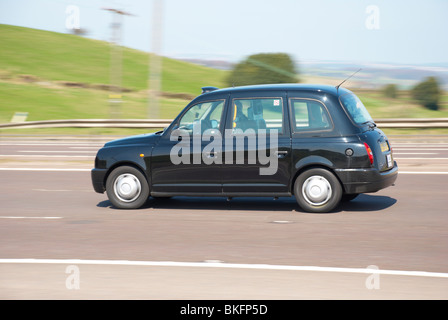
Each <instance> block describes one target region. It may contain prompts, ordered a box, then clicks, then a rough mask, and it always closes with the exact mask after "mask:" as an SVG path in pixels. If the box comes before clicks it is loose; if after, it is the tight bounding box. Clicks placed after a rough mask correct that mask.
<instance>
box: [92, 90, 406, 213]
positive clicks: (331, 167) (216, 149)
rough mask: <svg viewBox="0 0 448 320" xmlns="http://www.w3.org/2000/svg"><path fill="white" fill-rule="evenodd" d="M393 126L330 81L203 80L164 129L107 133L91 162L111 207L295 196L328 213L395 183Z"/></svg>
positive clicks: (302, 204)
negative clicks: (215, 83) (117, 135)
mask: <svg viewBox="0 0 448 320" xmlns="http://www.w3.org/2000/svg"><path fill="white" fill-rule="evenodd" d="M397 175H398V167H397V164H396V162H395V161H394V159H393V155H392V148H391V146H390V143H389V140H388V138H387V137H386V135H385V134H384V133H383V132H382V131H381V130H380V129H379V128H377V126H376V124H375V122H374V121H373V119H372V118H371V116H370V114H369V113H368V111H367V109H366V108H365V106H364V105H363V103H362V102H361V101H360V99H359V98H358V97H357V96H356V95H355V94H354V93H353V92H351V91H350V90H348V89H345V88H340V87H333V86H326V85H304V84H275V85H256V86H242V87H233V88H225V89H218V88H215V87H204V88H203V92H202V94H200V95H199V96H198V97H196V98H195V99H193V100H192V101H191V102H190V103H189V104H188V105H187V106H186V107H185V108H184V109H183V110H182V111H181V112H180V114H179V115H178V116H177V117H176V118H175V119H174V120H173V122H172V123H171V124H170V125H169V126H168V127H167V128H165V129H164V130H163V131H159V132H155V133H148V134H143V135H137V136H132V137H126V138H122V139H117V140H113V141H110V142H107V143H106V144H105V145H104V147H102V148H101V149H100V150H99V151H98V153H97V155H96V158H95V167H94V168H93V169H92V171H91V177H92V183H93V188H94V190H95V191H96V192H99V193H104V192H106V193H107V196H108V198H109V200H110V202H111V203H112V205H113V206H115V207H117V208H123V209H135V208H139V207H141V206H142V205H144V204H145V203H146V201H147V200H148V198H149V197H155V198H157V197H173V196H214V197H216V196H220V197H228V198H232V197H251V196H254V197H274V198H277V197H290V196H295V198H296V200H297V203H298V205H299V206H300V207H301V208H302V210H304V211H307V212H329V211H331V210H333V209H334V208H335V206H336V205H337V204H338V203H339V202H340V201H341V200H342V201H349V200H352V199H354V198H355V197H356V196H357V195H359V194H360V193H368V192H376V191H378V190H380V189H383V188H386V187H388V186H391V185H393V184H394V182H395V180H396V179H397Z"/></svg>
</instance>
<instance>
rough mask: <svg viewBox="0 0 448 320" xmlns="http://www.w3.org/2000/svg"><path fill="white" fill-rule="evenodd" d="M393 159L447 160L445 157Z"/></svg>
mask: <svg viewBox="0 0 448 320" xmlns="http://www.w3.org/2000/svg"><path fill="white" fill-rule="evenodd" d="M394 159H395V160H448V157H447V158H396V157H394Z"/></svg>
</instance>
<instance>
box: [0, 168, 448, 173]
mask: <svg viewBox="0 0 448 320" xmlns="http://www.w3.org/2000/svg"><path fill="white" fill-rule="evenodd" d="M91 170H92V169H87V168H0V171H66V172H90V171H91ZM398 174H448V172H447V171H398Z"/></svg>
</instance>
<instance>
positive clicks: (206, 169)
mask: <svg viewBox="0 0 448 320" xmlns="http://www.w3.org/2000/svg"><path fill="white" fill-rule="evenodd" d="M226 103H227V99H226V98H225V97H218V98H216V99H210V100H203V101H199V102H192V103H191V104H190V105H189V106H188V107H187V108H185V110H184V111H183V113H182V114H180V115H179V117H177V119H176V120H175V123H173V124H172V125H170V127H169V128H168V129H167V130H166V132H164V134H163V135H162V137H161V139H160V140H159V143H158V144H157V145H156V146H155V148H154V150H153V153H152V157H151V183H150V184H151V194H152V195H155V196H164V195H165V196H167V195H195V194H198V195H201V194H220V193H221V192H222V171H221V166H222V165H221V162H220V161H219V157H220V156H221V149H222V147H221V146H222V141H221V135H222V130H223V123H224V121H223V120H224V114H225V112H224V111H225V109H226Z"/></svg>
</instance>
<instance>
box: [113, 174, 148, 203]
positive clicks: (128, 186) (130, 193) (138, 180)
mask: <svg viewBox="0 0 448 320" xmlns="http://www.w3.org/2000/svg"><path fill="white" fill-rule="evenodd" d="M106 192H107V196H108V197H109V200H110V202H112V204H113V205H114V207H117V208H120V209H137V208H140V207H141V206H142V205H144V204H145V203H146V201H147V200H148V197H149V185H148V182H147V181H146V177H145V176H144V175H143V173H142V172H141V171H140V170H138V169H137V168H134V167H130V166H121V167H118V168H115V169H114V170H113V171H112V172H111V173H110V175H109V177H108V178H107V180H106Z"/></svg>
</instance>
